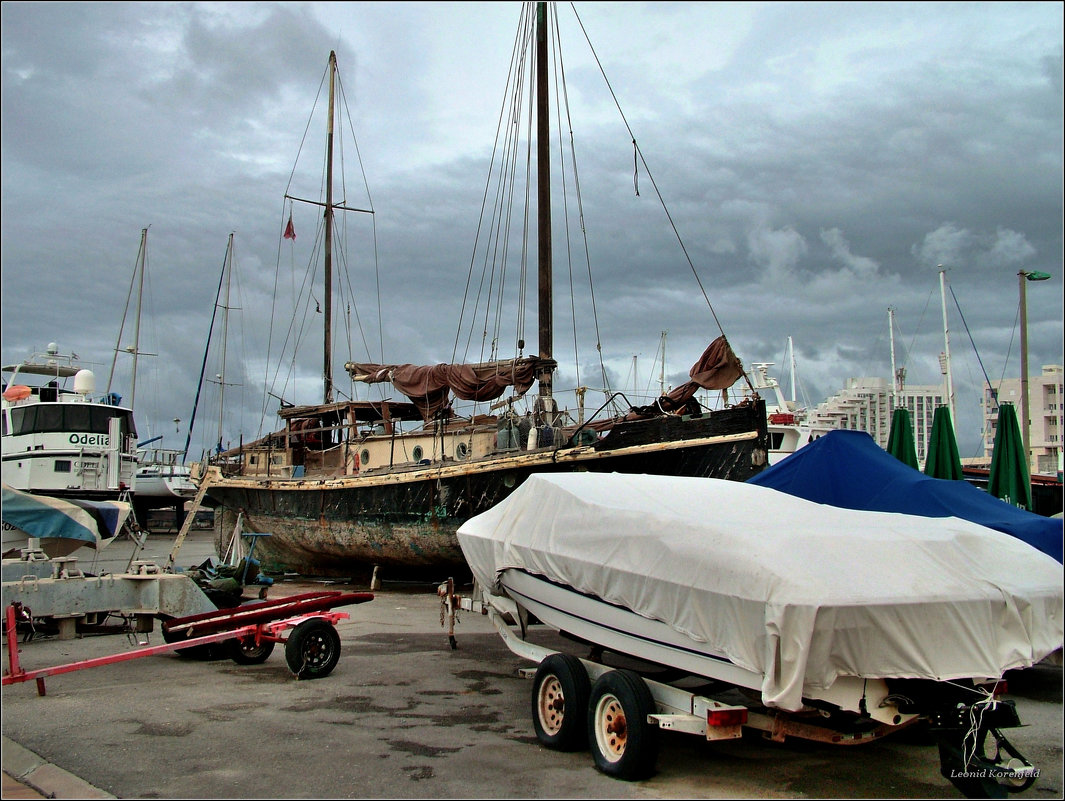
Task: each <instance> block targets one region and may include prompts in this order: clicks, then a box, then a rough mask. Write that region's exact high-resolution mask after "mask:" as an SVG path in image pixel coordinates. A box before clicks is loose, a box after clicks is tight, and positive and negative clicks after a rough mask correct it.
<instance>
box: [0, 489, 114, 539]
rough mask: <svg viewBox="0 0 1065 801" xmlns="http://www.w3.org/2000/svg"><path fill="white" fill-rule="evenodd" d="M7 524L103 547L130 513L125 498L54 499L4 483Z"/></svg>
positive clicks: (37, 534)
mask: <svg viewBox="0 0 1065 801" xmlns="http://www.w3.org/2000/svg"><path fill="white" fill-rule="evenodd" d="M0 506H2V510H3V511H2V516H3V521H4V523H5V525H10V526H12V527H14V528H17V529H20V530H21V531H24V532H26V534H27V535H29V536H30V537H38V538H40V539H67V540H75V541H78V542H80V543H81V544H82V545H88V546H90V547H99V546H100V545H101V544H103V543H105V542H109V541H110V540H111V539H112V538H113V537H114V536H115V535H116V534H117V533H118V532H119V530H120V529H121V528H122V524H123V523H124V522H125V521H126V518H127V517H128V516H129V513H130V508H131V507H130V504H128V503H126V502H124V501H83V500H72V499H68V500H64V499H60V498H50V497H47V496H44V495H32V494H30V493H27V492H21V491H19V490H16V489H14V488H12V487H9V486H8V485H7V484H4V485H3V498H2V504H0Z"/></svg>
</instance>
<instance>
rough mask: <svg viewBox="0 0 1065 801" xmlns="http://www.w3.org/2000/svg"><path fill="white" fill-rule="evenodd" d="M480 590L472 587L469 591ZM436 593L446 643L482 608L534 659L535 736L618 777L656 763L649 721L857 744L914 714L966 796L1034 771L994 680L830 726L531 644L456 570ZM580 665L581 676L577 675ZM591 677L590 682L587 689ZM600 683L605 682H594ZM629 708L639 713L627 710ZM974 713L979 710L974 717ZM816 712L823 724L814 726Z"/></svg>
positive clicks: (1028, 778)
mask: <svg viewBox="0 0 1065 801" xmlns="http://www.w3.org/2000/svg"><path fill="white" fill-rule="evenodd" d="M478 594H479V592H478V589H477V588H476V587H475V590H474V595H475V596H476V595H478ZM437 595H438V596H439V598H440V624H441V626H442V627H445V628H446V629H447V633H448V642H449V644H450V646H451V648H452V649H456V648H457V647H458V643H457V641H456V639H455V623H456V622H457V621H458V615H459V612H460V611H467V612H473V613H479V614H481V615H486V616H487V617H488V618H489V619H490V620H491V622H492V624H493V625H494V626H495V628H496V630H497V631H498V632H499V635H500V637H502V639H503V642H504V643H505V644H506V646H507V647H508V648H509V649H510V650H511V652H513V653H514V654H515V655H517V656H519V657H521V658H523V659H528V660H530V661H531V662H533V663H535V664H536V665H537V667H535V668H521V669H519V673H520V674H521V675H522V676H524V677H525V678H530V679H532V680H533V682H534V685H533V688H532V710H533V711H532V717H533V727H534V729H535V730H536V734H537V738H538V739H539V740H540V742H541V743H542V744H543V745H544V746H546V747H548V748H552V749H555V750H560V751H572V750H576V749H577V748H579V747H582V746H583V744H585V743H586V744H587V745H588V746H590V748H591V751H592V756H593V759H594V760H595V763H596V767H598V768H599V769H600V770H601V771H602V772H604V773H606V774H607V775H610V776H613V777H615V778H620V779H640V778H643V777H645V776H646V775H647V774H648V772H649V771H651V770H652V769H653V764H654V761H655V759H656V758H657V744H656V740H655V738H654V737H653V731H654V730H655V729H664V730H669V731H677V732H682V733H685V734H694V735H697V736H700V737H704V738H705V739H707V740H730V739H738V738H740V737H742V736H743V729H745V728H747V729H752V730H755V731H760V732H762V735H763V736H764V737H766V738H767V739H770V740H772V741H774V742H784V740H785V739H787V738H788V737H795V738H799V739H803V740H812V741H816V742H821V743H828V744H831V745H860V744H863V743H868V742H872V741H874V740H878V739H880V738H882V737H884V736H885V735H888V734H891V733H894V732H898V731H900V730H902V729H904V728H908V727H909V726H912V725H914V724H916V723H917V722H918V721H921V720H926V721H927V723H928V725H929V731H930V732H931V733H932V734H933V735H934V736H935V738H936V740H937V742H938V745H939V754H940V773H941V774H942V775H943V777H944V778H946V779H948V780H949V781H950V782H951V783H952V784H954V785H955V786H956V787H957V788H958V789H960V790H961V791H962V792H963V793H964V794H965V795H966V796H967V797H969V798H1004V797H1006V794H1007V793H1018V792H1021V791H1023V790H1026V789H1028V788H1029V787H1031V785H1032V784H1033V783H1034V782H1035V780H1036V778H1038V776H1039V769H1038V768H1036V767H1034V766H1033V765H1032V764H1031V763H1030V762H1029V761H1028V760H1027V759H1026V758H1025V757H1024V756H1023V755H1022V754H1021V753H1020V752H1019V751H1017V750H1016V749H1015V748H1014V747H1013V745H1012V744H1011V743H1010V742H1009V741H1008V740H1007V739H1006V738H1005V737H1003V736H1002V733H1001V731H1000V730H1001V729H1005V728H1012V727H1016V726H1020V725H1021V722H1020V719H1019V717H1018V715H1017V711H1016V708H1015V706H1014V704H1013V702H1012V701H1003V700H999V699H998V697H997V696H998V694H999V693H1000V692H1004V691H1005V688H1004V685H1003V684H1002V683H999V682H996V683H994V684H993V686H991V687H989V688H988V694H987V698H986V700H985V701H984V702H981V703H980V704H971V705H958V706H957V707H956V708H953V709H945V710H943V711H941V712H938V713H936V714H932V715H927V716H923V717H922V716H918V715H911V714H907V715H906V716H905V719H903V720H901V722H900V723H899V725H892V724H890V723H880V724H878V725H873V726H870V727H868V728H861V729H854V728H845V729H844V728H832V727H831V726H830V725H827V724H828V723H829V719H828V716H818V715H814V716H812V717H811V716H804V715H799V714H796V713H789V712H785V711H781V710H774V709H769V708H766V707H758V706H756V707H751V706H748V705H743V704H735V703H728V702H727V701H722V700H716V699H714V698H711V697H708V696H706V695H702V694H700V692H695V691H690V690H686V689H683V688H681V687H679V686H674V685H673V684H667V683H665V682H664V681H655V680H654V679H651V678H649V677H648V676H647V675H641V674H640V673H638V672H635V671H633V670H628V669H620V668H615V667H612V666H610V665H607V664H604V663H603V662H601V661H599V660H600V659H601V657H602V654H603V649H601V648H599V647H597V646H591V650H590V654H589V657H588V658H577V657H575V656H572V655H570V654H565V653H560V652H557V651H554V650H552V649H550V648H547V647H545V646H542V645H537V644H535V643H531V642H529V641H528V640H526V634H527V630H528V627H529V625H530V624H534V623H536V622H537V621H536V620H535V619H533V618H531V617H530V616H529V615H528V613H527V612H526V611H525V610H524V609H523V607H521V606H517V607H515V608H516V614H513V613H511V612H509V611H501V610H500V609H499V608H497V607H496V606H495V605H494V604H493V603H492V602H491V601H489V600H485V598H484V597H482V598H475V597H466V596H460V595H457V594H456V593H455V582H454V579H448V580H447V582H445V583H443V584H441V585H440V586H439V587H438V588H437ZM582 673H583V674H585V675H586V677H587V683H584V682H580V681H574V678H575V677H576V676H577V675H579V674H582ZM663 677H664V676H663ZM588 684H590V685H591V687H592V690H591V693H590V697H587V696H588ZM603 685H605V686H606V689H605V690H597V688H599V687H600V686H603ZM582 687H583V689H582ZM723 689H726V690H728V689H733V687H732V686H731V685H725V684H723V683H721V682H714V683H712V685H708V686H704V687H701V688H700V690H701V691H702V692H711V691H716V692H719V693H720V692H721V691H722V690H723ZM978 707H980V708H978ZM634 710H638V712H637V713H635V714H634ZM567 713H568V714H567ZM574 713H576V714H574ZM974 714H975V715H977V717H975V718H974V717H972V715H974ZM626 715H628V717H626ZM800 718H802V719H800ZM811 720H813V721H814V722H811ZM818 720H823V721H825V724H826V725H819V723H818V722H817V721H818ZM974 720H978V721H979V723H978V724H976V723H974ZM601 724H602V725H601ZM989 738H993V740H994V741H995V743H997V749H998V753H994V754H993V753H987V754H986V755H985V751H984V748H983V745H982V743H984V741H985V739H989ZM992 760H994V761H992ZM970 777H971V778H970Z"/></svg>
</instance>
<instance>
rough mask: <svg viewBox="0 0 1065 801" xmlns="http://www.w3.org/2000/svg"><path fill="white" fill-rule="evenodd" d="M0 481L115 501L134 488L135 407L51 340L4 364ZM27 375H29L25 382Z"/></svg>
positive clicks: (44, 492)
mask: <svg viewBox="0 0 1065 801" xmlns="http://www.w3.org/2000/svg"><path fill="white" fill-rule="evenodd" d="M3 370H4V372H5V373H10V377H9V378H7V379H6V380H5V382H4V392H3V418H4V420H3V423H4V425H3V440H2V442H3V480H4V483H5V484H8V485H9V486H11V487H14V488H15V489H18V490H22V491H24V492H32V493H35V494H40V495H49V496H53V497H62V498H77V499H82V500H93V501H101V500H118V499H120V498H121V497H123V496H124V495H126V494H127V493H128V492H130V491H132V490H133V489H134V484H135V481H136V470H137V452H136V442H137V429H136V426H135V425H134V422H133V411H132V410H131V409H129V408H126V407H124V406H121V405H119V404H120V402H121V399H120V398H118V397H117V396H115V395H112V394H109V395H107V396H105V397H102V398H94V397H93V394H94V393H95V392H96V379H95V376H94V374H93V372H92V371H91V370H88V369H83V368H81V367H80V366H79V364H78V360H77V357H76V356H74V355H69V356H64V355H62V354H60V353H59V349H58V347H57V346H56V345H55V344H54V343H52V344H49V346H48V348H47V351H46V352H45V353H40V354H34V355H33V356H31V357H30V358H29V359H27V360H26V361H24V362H21V363H20V364H14V365H5V366H4V368H3ZM29 376H32V377H33V379H32V380H33V381H35V382H36V383H30V381H31V379H29V378H28V377H29Z"/></svg>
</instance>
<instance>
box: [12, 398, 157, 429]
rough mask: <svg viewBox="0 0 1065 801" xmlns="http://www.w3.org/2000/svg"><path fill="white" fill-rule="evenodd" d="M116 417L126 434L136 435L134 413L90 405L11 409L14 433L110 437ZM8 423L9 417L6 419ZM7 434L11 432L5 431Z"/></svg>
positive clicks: (52, 405)
mask: <svg viewBox="0 0 1065 801" xmlns="http://www.w3.org/2000/svg"><path fill="white" fill-rule="evenodd" d="M112 417H118V418H120V419H121V421H122V423H121V427H120V430H121V432H122V434H124V435H129V436H134V437H135V436H136V435H137V429H136V426H135V425H134V423H133V414H132V413H131V412H129V411H128V410H116V409H109V408H104V407H100V406H91V405H88V404H84V405H83V404H41V405H34V406H27V407H25V408H22V409H12V410H11V433H12V434H32V433H35V432H42V433H47V432H60V431H78V432H85V433H89V434H106V433H108V427H109V425H110V420H111V418H112ZM5 423H6V418H5ZM4 433H5V434H6V433H7V431H6V430H5V432H4Z"/></svg>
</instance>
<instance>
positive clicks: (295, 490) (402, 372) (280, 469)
mask: <svg viewBox="0 0 1065 801" xmlns="http://www.w3.org/2000/svg"><path fill="white" fill-rule="evenodd" d="M549 5H550V4H547V3H527V4H526V7H525V11H524V12H523V17H522V20H523V26H522V29H521V30H520V31H519V37H520V41H521V42H523V47H524V52H526V53H527V54H528V55H529V56H530V57H531V58H532V59H533V62H534V63H535V72H529V73H525V74H528V75H534V76H535V80H534V83H535V97H536V102H535V105H536V120H537V121H536V140H537V144H536V149H535V153H536V164H537V166H536V174H537V190H536V193H535V194H536V197H537V211H536V218H537V229H538V231H537V276H538V277H537V299H538V305H537V308H538V311H537V322H538V338H539V341H538V347H537V353H536V355H526V354H525V353H524V342H523V341H521V340H519V342H518V344H517V348H516V351H515V353H514V355H513V356H511V357H509V358H500V357H499V354H498V352H496V351H495V349H494V348H493V349H492V352H491V353H490V354H489V358H486V359H483V360H480V361H477V362H475V363H460V362H454V363H450V364H433V365H425V366H416V365H411V364H399V363H381V362H355V361H349V362H347V363H346V365H345V368H346V370H347V372H348V373H349V375H350V377H351V378H352V379H353V380H354V381H356V382H361V383H365V384H380V383H384V382H387V383H391V385H392V387H393V388H395V389H396V390H398V391H399V392H401V393H402V394H404V395H405V396H406V398H407V400H405V401H396V400H392V399H382V400H379V401H359V400H337V399H336V397H335V396H334V385H333V378H332V353H331V350H332V344H331V326H332V323H331V317H330V315H331V312H332V306H333V299H332V294H331V292H332V289H331V282H332V278H331V258H332V237H333V234H332V224H333V214H334V211H335V210H336V209H346V210H349V211H350V210H354V209H347V207H345V206H343V205H342V204H335V203H334V201H333V198H332V173H331V169H332V147H333V144H332V143H333V129H332V120H333V102H334V100H333V97H334V95H333V92H334V80H335V75H336V57H335V54H333V53H331V54H330V59H329V87H330V110H329V129H328V132H327V153H328V155H327V162H326V163H327V169H328V170H329V172H328V177H327V180H326V182H325V192H326V197H325V202H324V203H322V204H320V205H322V206H323V207H324V208H323V211H324V224H325V234H324V259H325V260H324V266H325V276H326V284H325V290H324V301H323V304H322V311H323V314H324V318H325V338H324V350H325V353H324V355H325V362H324V368H323V377H324V398H323V402H322V403H319V404H314V405H301V406H295V405H286V404H284V403H283V404H282V408H281V410H280V411H279V416H280V417H281V419H282V420H283V421H284V424H285V426H284V428H283V429H282V430H280V431H277V432H275V433H274V434H271V435H269V436H267V437H265V438H263V439H261V440H259V441H257V442H254V443H251V444H248V445H242V446H241V448H239V449H235V450H233V451H229V452H226V453H223V454H221V455H220V458H219V459H217V460H214V463H213V464H211V465H209V466H207V467H206V469H205V470H204V471H203V476H202V480H204V481H207V482H208V487H207V490H206V492H207V495H208V497H209V498H211V499H212V501H213V502H215V503H217V504H218V506H219V509H220V511H221V514H220V515H219V516H218V518H219V520H220V526H221V535H222V536H224V534H225V532H226V531H228V530H229V529H231V528H232V525H233V522H234V521H235V519H236V516H237V515H238V514H242V515H243V525H244V527H245V530H254V531H258V532H262V533H269V534H270V535H271V536H270V537H265V538H263V541H262V542H261V545H260V547H261V551H260V552H259V553H258V554H257V555H259V556H260V557H261V559H262V561H263V564H264V566H265V567H267V568H269V567H271V566H274V567H278V568H282V569H284V570H287V571H292V572H298V573H302V574H305V575H334V576H356V575H364V576H365V575H369V572H370V571H371V570H372V568H373V566H376V565H379V566H382V567H383V568H386V569H391V572H392V573H393V574H397V573H399V572H403V573H407V574H410V573H412V572H413V571H426V570H428V571H430V572H432V573H433V575H434V577H439V576H446V573H444V572H443V571H445V570H446V571H451V570H454V569H456V568H457V569H463V568H464V567H465V563H464V560H463V556H462V552H461V550H460V548H459V546H458V541H457V538H456V534H455V532H456V530H457V528H458V526H459V525H461V524H462V523H463V522H465V521H466V520H467V519H469V518H470V517H472V516H473V515H475V514H478V513H480V512H482V511H484V510H486V509H488V508H490V507H491V506H493V505H494V504H496V503H497V502H499V501H500V500H502V499H503V498H505V497H506V496H507V495H509V493H510V492H512V491H513V490H514V489H515V488H516V487H517V486H519V485H521V484H522V482H524V481H525V479H526V478H528V477H529V476H530V475H531V474H533V473H536V472H568V471H601V472H620V473H652V474H660V475H680V476H707V477H716V478H727V479H735V480H740V481H742V480H745V479H747V478H749V477H751V476H753V475H755V474H756V473H758V472H759V471H761V470H762V469H763V468H764V466H765V465H766V463H767V449H768V445H767V432H766V412H765V403H764V401H762V400H761V399H760V398H759V397H758V396H757V394H755V395H754V396H752V397H750V398H749V399H747V400H744V401H742V402H740V403H737V404H735V405H731V406H729V405H725V406H724V407H723V408H721V409H718V410H714V411H710V410H707V409H705V408H703V407H701V406H700V404H699V403H698V401H697V400H696V398H695V396H696V392H697V391H699V390H700V389H721V390H725V389H727V388H728V387H730V386H732V385H733V384H734V383H735V382H736V381H737V380H738V379H740V378H741V377H744V378H745V375H744V372H743V368H742V365H741V364H740V362H739V360H738V359H737V358H736V356H735V355H734V354H733V352H732V349H731V347H730V346H729V344H728V342H727V340H726V339H725V337H724V336H723V335H722V336H720V337H718V338H717V339H716V340H714V342H712V343H711V344H710V346H709V347H707V349H706V350H705V352H704V353H703V355H702V357H701V358H700V360H699V361H698V362H697V364H696V365H695V366H694V367H693V368H692V370H691V372H690V377H691V380H690V381H688V382H686V383H685V384H683V385H682V386H680V387H677V388H676V389H674V390H672V391H671V392H668V393H663V395H662V396H661V397H660V398H659V399H658V400H657V401H656V402H655V403H653V404H650V405H647V406H638V407H632V406H630V407H629V408H625V409H623V410H622V411H620V412H615V413H614V414H613V415H612V416H609V417H605V418H598V417H597V416H596V415H592V416H590V417H589V418H588V419H585V415H584V412H583V406H580V411H579V413H578V414H577V416H576V417H575V418H574V417H573V416H571V415H569V414H568V413H567V412H566V411H565V410H560V409H559V405H558V403H557V400H556V393H555V388H554V378H555V373H556V369H557V362H556V360H555V357H554V353H553V338H552V337H553V319H552V309H553V300H552V289H553V281H552V250H553V249H552V239H551V236H552V227H551V198H550V191H551V189H550V151H549V147H550V137H549V130H548V102H549V81H548V72H547V64H548V40H549V32H548V18H549V8H548V6H549ZM515 95H519V93H518V92H515ZM515 152H518V149H517V148H513V147H512V150H511V153H515ZM293 199H295V198H293ZM286 233H287V234H289V233H291V232H290V231H289V232H286ZM500 247H504V245H502V244H501V245H500ZM749 383H750V382H749V381H748V384H749ZM534 384H535V385H536V386H537V392H536V395H535V397H534V398H532V400H531V402H530V403H528V407H529V408H528V409H527V410H526V411H525V412H524V413H521V412H519V411H518V407H519V404H522V403H525V402H526V397H525V396H526V393H527V392H529V391H530V390H531V389H532V387H533V385H534ZM508 392H509V393H511V396H510V397H508V398H506V399H503V400H500V399H502V398H503V396H504V395H505V394H506V393H508ZM723 394H724V393H723ZM581 397H583V396H582V394H581V393H580V390H578V398H581ZM454 399H460V400H466V401H475V402H479V403H486V402H491V401H496V403H495V404H494V405H493V406H492V407H491V408H490V409H489V412H490V413H489V414H472V415H470V416H460V415H458V414H457V413H456V411H455V409H454ZM619 399H623V396H621V393H614V395H612V396H611V397H610V398H608V401H607V403H604V404H603V407H604V408H606V407H607V406H608V405H610V403H612V402H613V403H616V402H617V401H618V400H619ZM411 423H413V424H414V425H415V426H416V427H415V428H414V429H413V430H404V425H407V424H411Z"/></svg>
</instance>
